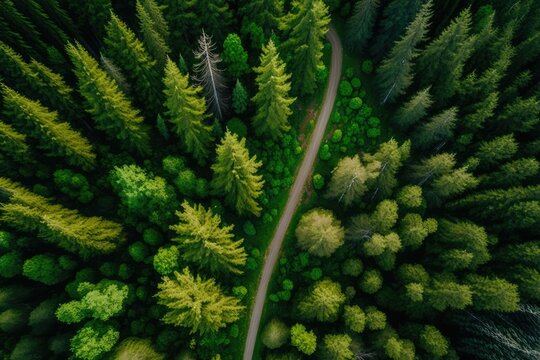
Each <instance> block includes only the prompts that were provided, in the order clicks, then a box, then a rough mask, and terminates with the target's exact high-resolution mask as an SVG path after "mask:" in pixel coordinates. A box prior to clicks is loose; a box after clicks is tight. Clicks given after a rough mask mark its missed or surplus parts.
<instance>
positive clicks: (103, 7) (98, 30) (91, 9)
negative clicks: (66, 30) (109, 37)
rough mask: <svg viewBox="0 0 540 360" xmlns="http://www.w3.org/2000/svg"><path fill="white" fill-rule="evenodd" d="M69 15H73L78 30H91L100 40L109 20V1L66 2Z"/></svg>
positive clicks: (110, 9)
mask: <svg viewBox="0 0 540 360" xmlns="http://www.w3.org/2000/svg"><path fill="white" fill-rule="evenodd" d="M67 3H68V4H67V5H68V8H69V13H70V14H74V15H75V22H76V23H77V25H78V26H79V28H80V29H87V28H90V29H91V33H92V34H95V37H96V38H97V39H100V40H101V39H102V38H103V35H104V33H105V27H106V25H107V22H108V21H109V19H110V18H111V12H112V10H113V6H112V1H111V0H94V1H92V2H84V3H80V2H79V1H76V0H68V1H67Z"/></svg>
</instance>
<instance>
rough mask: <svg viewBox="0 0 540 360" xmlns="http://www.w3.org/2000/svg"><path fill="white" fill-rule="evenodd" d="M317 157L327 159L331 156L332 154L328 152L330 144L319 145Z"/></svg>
mask: <svg viewBox="0 0 540 360" xmlns="http://www.w3.org/2000/svg"><path fill="white" fill-rule="evenodd" d="M319 157H320V158H321V160H329V159H330V158H331V157H332V154H331V153H330V146H329V145H328V144H324V145H323V146H322V147H321V151H320V152H319Z"/></svg>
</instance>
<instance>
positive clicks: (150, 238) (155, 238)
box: [143, 228, 162, 246]
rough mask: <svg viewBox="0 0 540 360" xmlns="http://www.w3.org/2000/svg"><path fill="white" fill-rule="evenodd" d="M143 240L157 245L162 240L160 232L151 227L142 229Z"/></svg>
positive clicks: (151, 244)
mask: <svg viewBox="0 0 540 360" xmlns="http://www.w3.org/2000/svg"><path fill="white" fill-rule="evenodd" d="M143 240H144V242H145V243H147V244H148V245H150V246H155V245H159V244H160V243H161V241H162V239H161V234H160V233H159V232H158V231H157V230H155V229H152V228H149V229H145V230H144V232H143Z"/></svg>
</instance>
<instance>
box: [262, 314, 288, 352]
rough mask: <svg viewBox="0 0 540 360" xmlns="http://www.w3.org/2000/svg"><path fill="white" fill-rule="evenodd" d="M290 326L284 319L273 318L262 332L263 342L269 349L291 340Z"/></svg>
mask: <svg viewBox="0 0 540 360" xmlns="http://www.w3.org/2000/svg"><path fill="white" fill-rule="evenodd" d="M289 334H290V332H289V328H288V327H287V325H285V324H284V323H283V322H282V321H280V320H278V319H272V320H270V322H268V324H267V325H266V326H265V328H264V330H263V332H262V336H261V339H262V342H263V344H264V345H265V346H266V347H267V348H269V349H277V348H279V347H281V346H283V345H285V344H286V343H287V341H288V340H289Z"/></svg>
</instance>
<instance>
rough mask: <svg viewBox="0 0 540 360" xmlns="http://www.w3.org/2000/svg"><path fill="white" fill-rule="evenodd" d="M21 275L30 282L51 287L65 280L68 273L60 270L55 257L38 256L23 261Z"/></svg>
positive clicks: (48, 255) (47, 255)
mask: <svg viewBox="0 0 540 360" xmlns="http://www.w3.org/2000/svg"><path fill="white" fill-rule="evenodd" d="M23 275H24V276H26V277H27V278H29V279H31V280H34V281H39V282H41V283H43V284H45V285H49V286H52V285H55V284H58V283H60V282H62V281H64V280H66V278H67V277H68V275H69V273H68V272H66V271H65V270H64V269H62V267H61V266H60V264H59V262H58V258H56V257H55V256H53V255H50V254H40V255H35V256H33V257H31V258H30V259H27V260H25V262H24V265H23Z"/></svg>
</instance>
